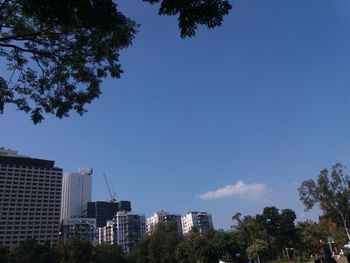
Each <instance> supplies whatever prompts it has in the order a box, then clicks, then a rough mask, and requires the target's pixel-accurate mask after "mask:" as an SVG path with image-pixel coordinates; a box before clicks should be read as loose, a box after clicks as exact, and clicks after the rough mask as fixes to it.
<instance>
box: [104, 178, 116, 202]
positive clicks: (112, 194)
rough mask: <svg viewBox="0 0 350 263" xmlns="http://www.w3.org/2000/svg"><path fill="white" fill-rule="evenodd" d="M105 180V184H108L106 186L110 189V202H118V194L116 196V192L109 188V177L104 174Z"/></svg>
mask: <svg viewBox="0 0 350 263" xmlns="http://www.w3.org/2000/svg"><path fill="white" fill-rule="evenodd" d="M103 178H104V179H105V183H106V186H107V189H108V192H109V196H110V197H111V199H110V200H109V202H111V203H115V202H116V201H117V198H116V194H115V192H114V191H113V192H112V190H111V188H110V187H109V183H108V180H107V176H106V174H105V173H103Z"/></svg>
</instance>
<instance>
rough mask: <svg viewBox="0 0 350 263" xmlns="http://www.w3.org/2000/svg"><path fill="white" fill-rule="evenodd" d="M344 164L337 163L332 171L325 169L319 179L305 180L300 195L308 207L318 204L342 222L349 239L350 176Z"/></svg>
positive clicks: (331, 216) (335, 220)
mask: <svg viewBox="0 0 350 263" xmlns="http://www.w3.org/2000/svg"><path fill="white" fill-rule="evenodd" d="M345 170H346V168H345V167H344V166H343V165H342V164H339V163H338V164H336V165H334V166H333V167H332V170H331V172H329V171H328V170H327V169H323V170H322V171H321V172H320V174H319V176H318V178H317V181H314V180H313V179H309V180H306V181H303V182H302V184H301V186H300V187H299V197H300V200H301V201H303V203H304V205H305V207H306V209H311V208H312V207H313V206H314V205H315V204H318V205H319V206H320V208H321V209H322V210H323V211H324V213H325V215H327V216H328V217H329V218H331V219H333V221H334V222H337V223H340V225H342V227H343V228H344V230H345V232H346V234H347V237H348V240H350V234H349V231H348V220H349V212H350V210H349V206H350V177H349V175H348V174H347V173H346V172H345Z"/></svg>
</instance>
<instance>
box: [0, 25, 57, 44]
mask: <svg viewBox="0 0 350 263" xmlns="http://www.w3.org/2000/svg"><path fill="white" fill-rule="evenodd" d="M54 26H55V25H51V26H49V27H48V28H45V29H43V30H40V31H37V32H33V33H29V34H24V35H15V36H8V37H0V42H5V41H8V40H26V39H28V37H36V36H38V35H40V34H42V33H45V32H47V31H49V30H51V29H52V28H53V27H54ZM29 40H32V38H30V39H29Z"/></svg>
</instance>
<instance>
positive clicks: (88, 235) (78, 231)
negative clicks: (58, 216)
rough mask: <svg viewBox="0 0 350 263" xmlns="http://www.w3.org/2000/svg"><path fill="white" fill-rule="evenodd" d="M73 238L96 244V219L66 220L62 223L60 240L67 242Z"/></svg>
mask: <svg viewBox="0 0 350 263" xmlns="http://www.w3.org/2000/svg"><path fill="white" fill-rule="evenodd" d="M72 237H78V238H79V239H80V240H87V241H90V242H91V243H92V244H93V245H95V244H96V218H65V219H63V220H62V222H61V229H60V240H62V241H63V242H66V241H67V240H69V239H70V238H72Z"/></svg>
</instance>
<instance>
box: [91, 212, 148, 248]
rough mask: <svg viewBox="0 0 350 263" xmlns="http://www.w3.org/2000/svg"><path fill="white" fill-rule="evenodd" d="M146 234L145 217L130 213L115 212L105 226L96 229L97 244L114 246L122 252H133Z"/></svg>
mask: <svg viewBox="0 0 350 263" xmlns="http://www.w3.org/2000/svg"><path fill="white" fill-rule="evenodd" d="M145 234H146V225H145V216H144V215H140V214H134V213H131V212H126V211H120V212H117V213H116V215H115V217H114V218H113V220H111V221H108V222H107V226H105V227H101V228H98V237H99V241H98V243H99V244H103V243H107V244H115V245H117V246H119V247H120V248H121V249H122V250H123V251H124V252H129V251H132V250H134V249H135V248H136V247H137V246H138V245H139V244H140V242H141V239H142V238H143V237H144V236H145Z"/></svg>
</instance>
